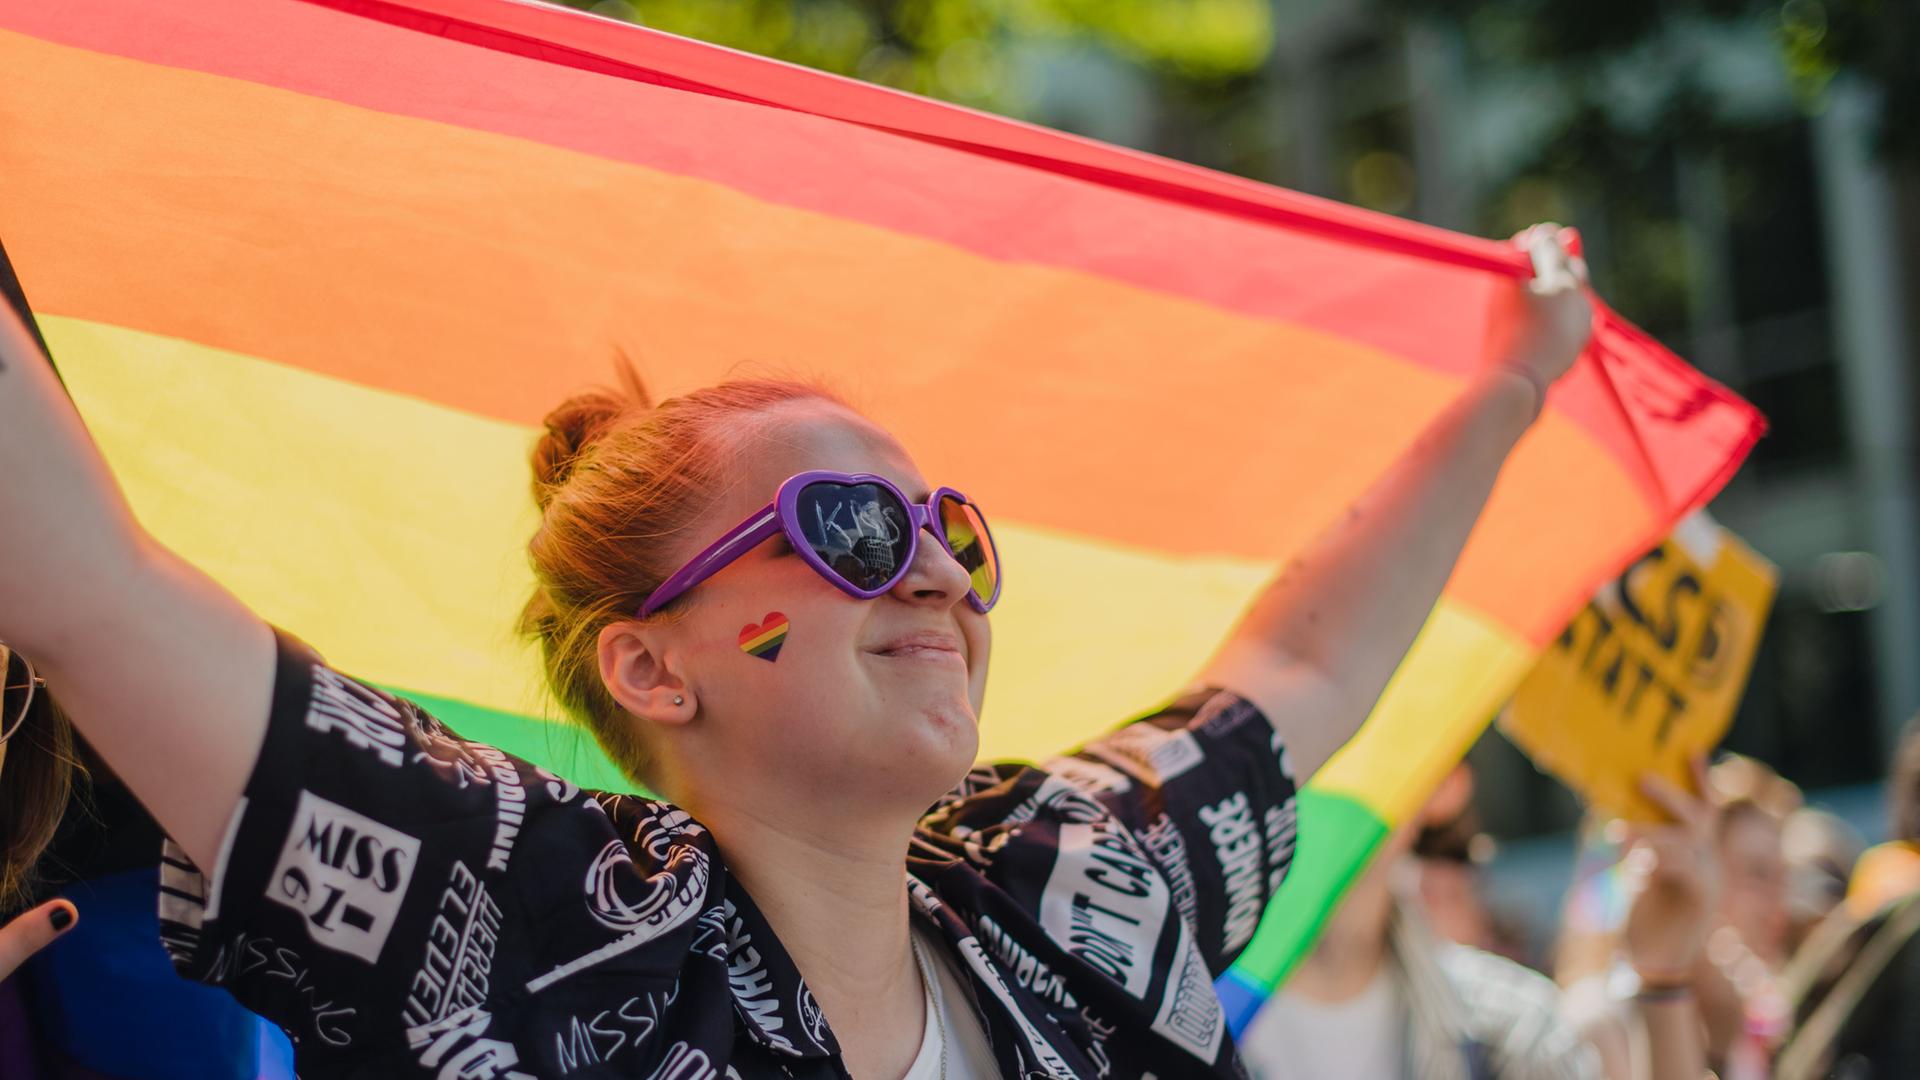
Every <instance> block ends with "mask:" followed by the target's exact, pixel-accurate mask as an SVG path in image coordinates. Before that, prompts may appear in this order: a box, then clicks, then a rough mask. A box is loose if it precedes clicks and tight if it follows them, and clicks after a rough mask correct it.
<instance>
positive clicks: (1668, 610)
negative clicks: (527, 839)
mask: <svg viewBox="0 0 1920 1080" xmlns="http://www.w3.org/2000/svg"><path fill="white" fill-rule="evenodd" d="M1612 596H1613V597H1614V598H1615V600H1616V603H1615V604H1614V605H1613V607H1614V610H1613V611H1611V612H1610V611H1609V609H1608V607H1607V606H1604V605H1603V604H1602V603H1601V602H1595V603H1590V604H1588V605H1587V606H1586V607H1585V608H1583V609H1581V611H1580V613H1579V614H1578V615H1577V616H1575V617H1574V619H1573V621H1572V622H1570V623H1569V624H1567V628H1566V629H1565V630H1564V631H1562V632H1561V634H1560V636H1559V638H1558V639H1556V640H1555V642H1554V646H1555V647H1556V648H1558V649H1560V650H1562V651H1564V652H1565V653H1566V655H1567V656H1568V657H1569V658H1570V659H1572V660H1574V661H1575V665H1576V669H1577V670H1578V672H1579V678H1580V679H1582V680H1583V681H1585V682H1586V683H1587V684H1588V685H1590V686H1591V687H1592V688H1593V689H1594V690H1596V691H1598V692H1599V694H1600V695H1601V696H1602V697H1603V698H1605V699H1606V701H1607V702H1608V703H1609V705H1610V706H1611V707H1612V708H1613V710H1614V711H1615V714H1616V715H1617V716H1618V718H1619V721H1620V723H1621V726H1622V727H1623V728H1625V729H1628V730H1634V731H1645V732H1647V733H1648V735H1649V737H1650V738H1651V739H1652V741H1653V744H1654V746H1655V747H1656V748H1657V747H1660V746H1664V745H1665V744H1666V742H1667V740H1668V739H1669V738H1671V737H1672V735H1673V732H1674V729H1675V728H1676V726H1677V725H1678V722H1679V720H1680V718H1681V717H1682V716H1683V715H1685V713H1686V711H1687V705H1688V702H1689V700H1690V695H1691V693H1692V692H1693V690H1694V688H1695V687H1703V688H1704V687H1711V686H1712V685H1714V684H1715V683H1716V682H1717V681H1718V679H1719V678H1720V677H1721V676H1722V674H1723V671H1724V668H1725V666H1726V656H1727V654H1728V653H1729V652H1730V651H1731V639H1732V638H1733V637H1734V636H1735V635H1736V633H1737V631H1736V628H1735V626H1734V622H1735V619H1736V617H1737V616H1736V613H1735V612H1734V611H1733V609H1732V608H1731V607H1730V606H1729V605H1728V604H1727V603H1726V602H1725V601H1724V600H1722V599H1721V598H1720V597H1718V596H1716V595H1714V594H1713V593H1712V592H1711V591H1710V590H1709V589H1708V588H1707V584H1706V582H1705V581H1704V580H1702V578H1701V576H1700V575H1699V574H1698V573H1697V572H1695V570H1694V569H1693V567H1692V565H1691V564H1690V563H1689V562H1688V561H1687V560H1686V558H1685V557H1684V555H1683V554H1682V553H1680V552H1679V551H1678V550H1677V549H1675V548H1673V547H1672V544H1671V542H1668V543H1667V544H1663V545H1661V546H1660V547H1658V548H1655V549H1654V550H1653V551H1650V552H1648V553H1647V554H1645V555H1643V556H1641V557H1640V558H1639V559H1637V560H1635V561H1634V563H1633V565H1631V566H1629V567H1627V569H1626V571H1625V572H1624V573H1622V574H1621V575H1620V577H1619V578H1618V579H1616V581H1615V582H1614V588H1613V590H1612Z"/></svg>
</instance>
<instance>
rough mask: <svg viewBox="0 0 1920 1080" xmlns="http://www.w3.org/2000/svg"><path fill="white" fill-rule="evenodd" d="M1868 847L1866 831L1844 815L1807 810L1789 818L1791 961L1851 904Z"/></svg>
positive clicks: (1784, 849)
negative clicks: (1851, 886) (1851, 887)
mask: <svg viewBox="0 0 1920 1080" xmlns="http://www.w3.org/2000/svg"><path fill="white" fill-rule="evenodd" d="M1866 848H1867V842H1866V840H1865V839H1863V838H1862V837H1861V835H1860V831H1859V830H1858V829H1855V828H1854V827H1853V826H1852V825H1850V824H1848V823H1847V820H1846V819H1845V818H1843V817H1841V816H1839V815H1838V814H1834V813H1829V812H1828V811H1825V810H1819V809H1815V808H1814V807H1811V806H1803V807H1801V808H1800V809H1798V810H1795V811H1794V812H1793V813H1792V814H1789V815H1788V816H1787V823H1786V827H1785V828H1783V829H1782V830H1781V833H1780V849H1781V854H1782V856H1783V857H1784V858H1785V859H1786V862H1787V944H1788V948H1787V954H1788V955H1789V956H1792V955H1794V954H1795V953H1796V952H1797V950H1798V949H1799V948H1800V946H1801V945H1803V944H1805V942H1806V940H1807V935H1808V934H1810V933H1812V932H1813V928H1814V927H1815V926H1818V925H1819V924H1820V923H1821V921H1822V920H1824V919H1826V918H1827V916H1829V915H1831V914H1833V910H1834V909H1835V908H1837V907H1839V906H1840V904H1841V903H1842V902H1843V901H1844V900H1846V898H1847V881H1848V879H1849V878H1851V877H1852V875H1853V864H1854V863H1856V862H1858V861H1859V859H1860V856H1861V855H1862V854H1863V853H1864V852H1865V851H1866Z"/></svg>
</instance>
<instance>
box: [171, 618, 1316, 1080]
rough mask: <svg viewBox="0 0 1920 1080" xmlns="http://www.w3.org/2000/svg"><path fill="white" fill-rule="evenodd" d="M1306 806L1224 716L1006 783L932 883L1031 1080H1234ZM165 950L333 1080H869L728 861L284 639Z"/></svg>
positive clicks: (679, 817) (185, 884)
mask: <svg viewBox="0 0 1920 1080" xmlns="http://www.w3.org/2000/svg"><path fill="white" fill-rule="evenodd" d="M1295 809H1296V808H1295V802H1294V783H1293V779H1292V775H1291V772H1290V770H1289V767H1288V765H1287V762H1286V755H1285V752H1284V751H1283V750H1282V748H1281V746H1280V743H1279V739H1278V738H1277V737H1276V736H1275V734H1274V732H1273V729H1272V727H1271V726H1270V725H1269V724H1268V723H1267V721H1266V719H1265V718H1264V717H1263V716H1262V715H1261V714H1260V713H1259V712H1258V711H1257V710H1256V709H1254V708H1253V706H1251V705H1250V704H1248V703H1247V702H1246V701H1244V700H1242V699H1240V698H1238V697H1235V696H1234V695H1231V694H1227V693H1222V692H1207V693H1198V694H1194V695H1190V696H1188V697H1185V698H1183V699H1181V700H1179V701H1176V702H1175V703H1173V704H1172V705H1170V706H1168V707H1167V708H1166V709H1164V710H1162V711H1159V712H1157V713H1155V714H1153V715H1152V716H1149V717H1147V718H1146V719H1144V720H1140V721H1136V722H1134V723H1132V724H1128V725H1126V726H1124V727H1121V728H1120V729H1118V730H1117V731H1115V732H1113V733H1112V734H1110V735H1108V736H1106V737H1104V738H1101V739H1098V740H1096V741H1094V742H1092V743H1090V744H1088V745H1087V746H1086V747H1084V748H1082V749H1081V750H1078V751H1076V752H1074V753H1073V754H1071V755H1069V756H1066V757H1061V758H1058V759H1056V760H1054V761H1052V762H1049V763H1047V764H1046V765H1044V766H1040V767H1034V766H1027V765H1005V764H1003V765H994V766H983V767H980V768H976V769H975V770H974V771H973V772H972V773H970V774H969V775H968V776H967V777H966V779H965V780H964V781H962V783H961V784H960V786H959V787H958V788H956V789H955V790H954V791H953V792H951V793H949V794H948V795H947V796H946V797H944V798H943V799H942V800H941V801H940V802H939V803H937V804H935V806H934V807H933V808H932V809H931V810H930V811H929V812H928V813H927V815H926V816H925V817H924V818H923V819H922V820H921V822H920V824H919V827H918V829H917V830H916V833H915V836H914V839H913V843H912V849H911V851H910V852H909V853H908V855H907V859H906V869H907V871H908V874H909V892H910V896H911V900H912V904H913V911H914V915H915V917H916V918H919V919H923V920H926V923H927V925H929V926H931V927H932V928H933V929H934V930H935V933H936V936H937V937H938V938H939V939H940V940H944V941H945V942H946V943H947V945H948V946H949V947H950V948H951V949H952V951H953V954H954V956H955V957H956V958H957V961H958V963H957V966H958V968H959V970H960V971H962V972H964V973H965V974H966V976H967V980H968V982H969V983H970V989H971V990H972V998H973V1001H974V1005H975V1007H976V1008H977V1010H978V1012H979V1015H980V1018H981V1022H982V1025H983V1027H984V1028H985V1030H986V1032H987V1036H988V1038H989V1040H990V1042H991V1043H992V1046H993V1050H994V1054H995V1057H996V1059H997V1060H998V1063H999V1067H1000V1071H1001V1072H1002V1073H1003V1074H1004V1075H1007V1076H1058V1077H1109V1076H1111V1077H1147V1076H1154V1077H1159V1078H1162V1080H1168V1078H1172V1077H1188V1076H1206V1075H1214V1076H1234V1075H1239V1074H1240V1072H1241V1070H1240V1066H1239V1063H1238V1061H1237V1059H1236V1058H1235V1056H1234V1050H1233V1047H1232V1042H1231V1040H1230V1039H1229V1038H1228V1037H1227V1032H1226V1023H1225V1019H1224V1017H1223V1015H1222V1012H1221V1009H1220V1005H1219V1002H1218V1000H1217V999H1216V998H1215V996H1214V993H1213V979H1214V977H1215V976H1216V975H1217V974H1218V973H1219V972H1220V971H1221V970H1223V969H1224V968H1225V966H1226V965H1227V964H1228V963H1230V962H1231V960H1232V958H1233V956H1234V955H1235V954H1236V953H1237V952H1238V951H1239V950H1240V949H1241V948H1242V947H1243V946H1244V945H1245V944H1246V942H1247V940H1248V939H1249V938H1250V937H1251V936H1252V934H1253V928H1254V925H1255V923H1256V922H1257V921H1258V920H1259V917H1260V914H1261V912H1262V910H1264V908H1265V906H1266V901H1267V898H1268V897H1269V896H1270V895H1271V894H1272V892H1273V890H1274V889H1275V888H1276V887H1277V886H1278V885H1279V882H1280V879H1281V877H1282V875H1283V874H1284V873H1285V872H1286V868H1287V866H1288V864H1289V863H1290V861H1291V859H1292V854H1293V846H1294V832H1295ZM161 874H162V881H161V885H162V888H161V912H160V915H161V937H162V940H163V943H164V944H165V945H166V947H167V949H168V951H169V952H170V953H171V955H172V956H173V960H174V963H175V966H176V967H177V968H178V969H179V970H180V972H181V973H182V974H184V975H187V976H188V977H191V978H194V979H198V980H201V981H203V982H207V983H212V984H215V985H219V986H223V987H225V988H227V989H228V990H229V991H230V992H231V993H232V994H233V995H234V996H235V997H236V998H238V999H239V1000H240V1001H241V1003H243V1004H245V1005H246V1006H247V1007H249V1008H251V1009H253V1010H255V1011H256V1012H259V1013H261V1014H262V1015H264V1016H266V1017H268V1018H269V1019H271V1020H273V1021H275V1022H276V1023H278V1024H279V1025H281V1027H282V1028H284V1029H285V1030H286V1031H287V1033H288V1035H289V1036H290V1037H291V1038H292V1039H293V1041H294V1044H295V1046H296V1054H297V1058H298V1064H299V1068H300V1073H301V1075H302V1076H305V1077H309V1078H314V1077H382V1078H386V1077H435V1078H438V1080H489V1078H501V1080H506V1078H526V1077H557V1078H580V1080H587V1078H595V1077H614V1076H622V1077H626V1076H632V1077H647V1078H655V1080H708V1078H720V1077H743V1078H750V1077H763V1076H793V1077H806V1078H812V1077H844V1076H846V1070H845V1068H844V1066H843V1065H842V1064H841V1060H840V1054H839V1047H838V1044H837V1043H836V1041H835V1039H834V1035H833V1032H832V1030H831V1029H830V1028H829V1026H828V1024H827V1022H826V1019H825V1018H824V1017H823V1016H822V1015H821V1012H820V1008H819V1006H818V1005H817V1004H816V1003H815V1001H814V998H813V995H812V993H811V992H810V991H809V990H808V989H807V986H806V983H805V981H804V980H803V979H802V978H801V977H800V973H799V972H798V970H797V969H796V968H795V966H794V964H793V961H792V960H791V959H790V958H789V957H788V955H787V953H786V950H785V949H783V948H782V947H781V945H780V942H779V941H778V940H777V939H776V938H775V937H774V934H773V931H772V930H771V928H770V927H769V926H768V924H767V922H766V920H765V919H764V918H763V917H762V916H761V914H760V912H759V910H758V909H757V908H756V907H755V905H754V903H753V900H752V898H751V897H750V896H748V895H747V892H746V890H745V889H744V888H743V887H742V886H741V884H740V883H739V882H738V881H737V880H735V879H734V878H733V877H732V876H731V875H730V874H729V873H728V871H727V867H726V865H725V863H724V862H723V861H722V859H721V857H720V853H719V851H718V849H717V847H716V846H715V844H714V841H713V837H712V836H711V835H710V834H709V833H708V832H707V831H706V829H704V828H703V827H702V826H701V825H700V823H699V822H698V821H695V820H694V819H693V818H692V817H691V816H689V815H688V814H687V813H686V812H684V811H683V810H681V809H679V808H678V807H675V806H673V805H670V804H668V803H664V802H659V801H655V800H651V799H646V798H641V797H636V796H625V795H612V794H602V793H597V792H593V791H583V790H581V789H580V788H577V787H575V786H574V785H573V784H571V783H569V782H567V781H566V780H564V779H562V778H560V777H559V776H556V775H555V774H553V773H551V772H548V771H547V770H545V769H542V768H540V767H538V766H535V765H532V764H529V763H527V762H525V761H522V760H519V759H517V758H514V757H512V756H511V755H508V754H506V753H503V752H502V751H500V750H497V749H495V748H493V747H491V746H487V745H484V744H481V743H475V742H469V741H467V740H464V739H461V738H460V737H458V736H457V735H455V734H454V733H453V732H452V731H450V730H449V729H447V728H446V727H445V726H444V725H442V724H441V723H439V722H438V721H436V720H435V719H434V718H433V717H431V716H429V715H428V714H427V713H426V712H425V711H423V710H422V709H421V708H420V707H419V706H417V705H415V704H414V703H412V702H410V701H408V700H406V699H404V698H397V697H394V696H392V695H390V694H388V693H385V692H384V691H381V690H379V689H377V688H374V687H370V686H368V685H366V684H364V683H361V682H358V681H356V680H354V679H351V678H348V677H346V676H344V675H341V674H340V673H338V672H336V671H334V670H333V669H331V668H329V667H327V666H326V665H325V664H324V663H323V662H322V661H321V660H320V659H319V658H318V657H317V656H315V655H314V654H313V653H312V652H311V651H310V650H308V649H307V648H306V647H305V646H304V645H302V644H300V643H299V642H297V641H295V640H293V639H292V638H289V637H286V636H284V635H283V636H281V637H280V639H279V658H278V668H277V673H276V681H275V686H274V693H273V706H272V717H271V720H270V723H269V726H268V731H267V735H266V740H265V743H264V745H263V747H262V749H261V751H260V757H259V760H258V762H257V763H256V764H255V766H254V771H253V775H252V776H251V778H250V779H249V781H248V783H247V788H246V793H245V796H244V798H243V801H242V803H241V805H240V806H239V808H238V809H237V810H236V812H235V814H234V817H233V819H232V823H231V825H230V826H229V829H228V833H227V836H226V838H225V841H224V842H223V844H222V847H221V851H220V854H219V859H218V862H217V864H216V865H215V867H213V872H212V873H211V874H209V875H203V874H202V873H201V871H200V870H199V869H198V868H196V867H195V866H194V865H193V864H192V863H191V862H189V861H187V859H186V858H185V856H184V855H183V854H182V853H181V852H180V850H179V849H178V848H177V847H174V846H173V845H171V844H170V845H168V849H167V851H166V852H165V855H164V862H163V865H162V868H161Z"/></svg>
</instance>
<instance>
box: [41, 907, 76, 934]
mask: <svg viewBox="0 0 1920 1080" xmlns="http://www.w3.org/2000/svg"><path fill="white" fill-rule="evenodd" d="M47 921H48V922H50V923H52V924H53V932H54V933H56V934H57V933H59V932H60V931H62V930H65V929H66V928H67V927H69V926H72V925H73V912H72V911H71V910H69V909H67V908H63V907H57V908H54V909H53V911H52V912H51V913H50V914H49V915H48V916H47Z"/></svg>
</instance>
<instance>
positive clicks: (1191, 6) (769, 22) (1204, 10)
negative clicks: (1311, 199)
mask: <svg viewBox="0 0 1920 1080" xmlns="http://www.w3.org/2000/svg"><path fill="white" fill-rule="evenodd" d="M567 2H569V3H571V4H572V5H573V6H575V7H581V8H586V9H588V10H591V11H594V12H596V13H598V14H601V15H608V16H612V17H615V18H621V19H626V20H628V21H630V22H637V23H641V24H643V25H646V26H651V27H654V28H656V29H660V30H666V31H669V32H671V33H675V34H684V35H686V36H688V37H694V38H699V39H701V40H703V41H710V42H714V43H715V44H719V45H726V46H730V47H732V48H737V49H744V50H746V51H748V52H755V53H759V54H761V55H764V56H773V57H778V58H780V59H782V60H790V61H793V62H794V63H798V64H804V65H806V66H808V67H813V68H818V69H820V70H823V71H831V72H835V73H838V74H841V75H851V76H854V77H856V78H860V79H864V80H866V81H868V82H874V83H879V84H881V85H884V86H891V87H895V88H897V89H901V90H909V91H912V92H914V93H918V94H925V95H928V96H931V97H938V98H942V99H945V100H948V101H953V102H958V103H960V104H963V105H972V106H976V107H979V108H985V109H991V110H993V111H996V112H1001V113H1006V114H1009V115H1014V116H1026V115H1029V113H1030V111H1031V109H1032V107H1033V104H1034V99H1035V89H1036V88H1035V87H1033V86H1032V85H1031V80H1030V79H1029V78H1028V77H1027V76H1026V75H1025V74H1024V73H1023V72H1022V71H1021V70H1020V69H1019V67H1018V65H1017V64H1016V63H1015V62H1014V61H1015V59H1016V58H1017V57H1018V56H1019V54H1020V51H1021V48H1022V47H1023V46H1027V45H1033V44H1043V45H1052V46H1064V47H1083V46H1088V45H1091V46H1093V47H1096V48H1099V49H1102V50H1104V51H1106V52H1108V53H1111V54H1112V55H1114V56H1116V57H1118V58H1120V59H1122V60H1123V61H1126V62H1128V63H1131V64H1135V65H1138V66H1139V67H1140V68H1142V69H1144V70H1145V71H1146V72H1148V73H1149V74H1150V75H1152V76H1154V77H1157V78H1162V79H1167V80H1170V81H1173V82H1191V83H1195V84H1199V85H1203V86H1204V85H1209V84H1216V83H1222V82H1227V81H1231V80H1233V79H1236V78H1240V77H1244V76H1246V75H1249V74H1251V73H1253V72H1256V71H1258V70H1259V69H1260V67H1261V65H1262V64H1263V63H1264V62H1265V60H1266V56H1267V53H1268V51H1269V50H1270V49H1271V48H1272V45H1273V15H1272V9H1271V6H1270V4H1269V3H1268V0H567Z"/></svg>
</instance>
